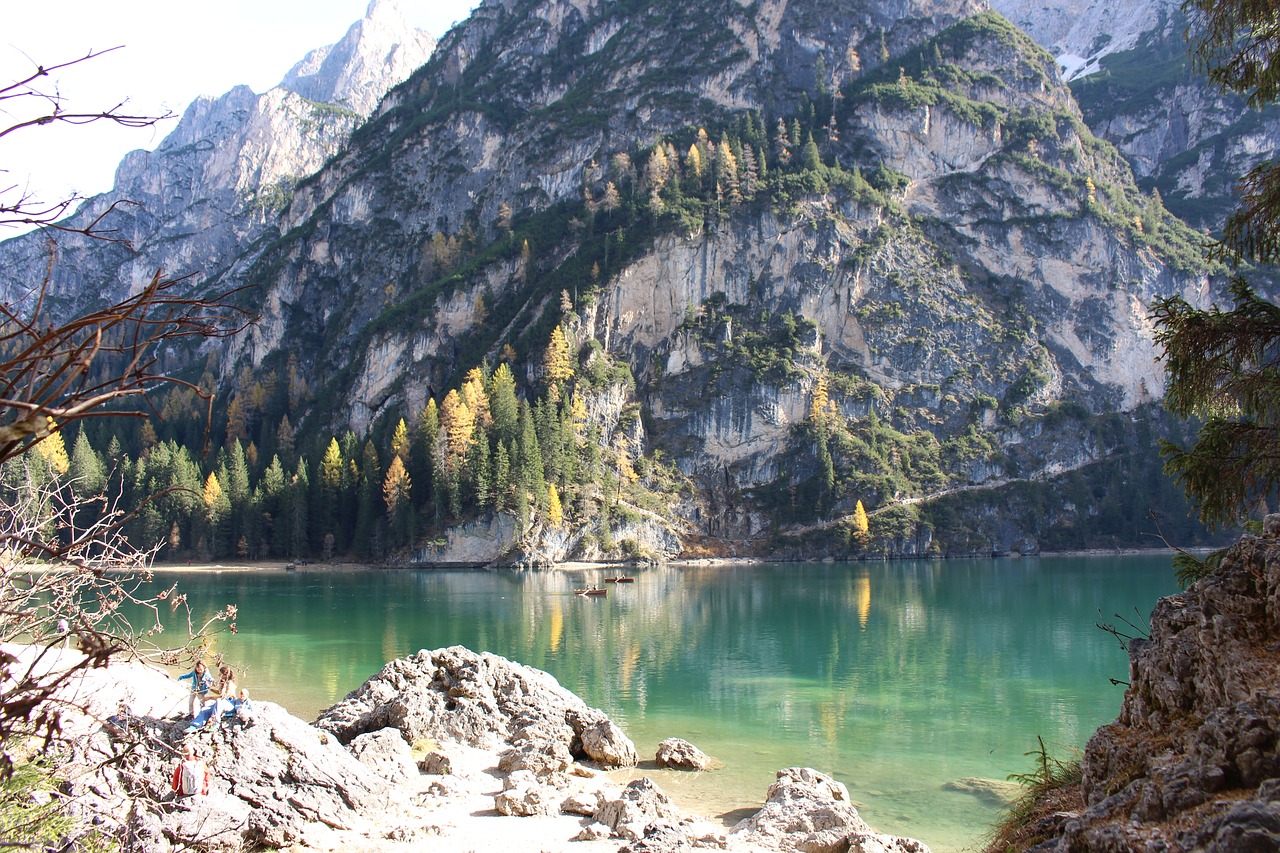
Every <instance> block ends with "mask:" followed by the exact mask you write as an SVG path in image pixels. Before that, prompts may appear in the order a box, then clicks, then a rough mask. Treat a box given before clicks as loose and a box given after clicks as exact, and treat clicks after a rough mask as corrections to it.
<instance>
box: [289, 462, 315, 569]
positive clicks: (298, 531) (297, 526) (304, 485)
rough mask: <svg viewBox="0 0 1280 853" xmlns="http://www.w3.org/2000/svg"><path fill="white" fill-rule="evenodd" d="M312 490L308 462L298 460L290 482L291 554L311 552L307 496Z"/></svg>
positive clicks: (293, 555) (294, 555) (298, 555)
mask: <svg viewBox="0 0 1280 853" xmlns="http://www.w3.org/2000/svg"><path fill="white" fill-rule="evenodd" d="M310 492H311V482H310V478H309V477H308V476H307V464H306V462H305V461H304V460H302V459H299V460H298V467H297V468H296V469H295V470H294V473H293V478H292V479H291V480H290V482H289V488H288V493H289V507H288V508H289V518H288V522H289V556H291V557H294V558H295V559H296V558H299V557H305V556H307V554H308V553H309V550H308V547H307V544H308V541H309V537H308V528H307V496H308V495H309V494H310Z"/></svg>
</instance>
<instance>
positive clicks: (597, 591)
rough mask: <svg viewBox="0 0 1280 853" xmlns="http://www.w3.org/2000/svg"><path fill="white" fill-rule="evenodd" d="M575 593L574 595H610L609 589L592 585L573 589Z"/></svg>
mask: <svg viewBox="0 0 1280 853" xmlns="http://www.w3.org/2000/svg"><path fill="white" fill-rule="evenodd" d="M573 594H574V595H608V594H609V590H607V589H596V588H595V587H594V586H590V587H587V588H586V589H575V590H574V591H573Z"/></svg>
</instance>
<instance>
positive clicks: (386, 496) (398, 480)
mask: <svg viewBox="0 0 1280 853" xmlns="http://www.w3.org/2000/svg"><path fill="white" fill-rule="evenodd" d="M402 423H403V421H402ZM412 487H413V483H412V481H411V480H410V479H409V472H408V471H406V470H405V467H404V461H403V460H402V459H401V458H400V457H399V456H393V457H391V464H390V465H389V466H387V476H386V477H385V478H384V479H383V481H382V499H383V501H385V502H386V504H387V515H388V516H389V517H390V518H391V519H392V520H394V519H395V517H396V511H397V510H399V509H400V508H402V507H407V506H408V505H409V491H410V489H411V488H412Z"/></svg>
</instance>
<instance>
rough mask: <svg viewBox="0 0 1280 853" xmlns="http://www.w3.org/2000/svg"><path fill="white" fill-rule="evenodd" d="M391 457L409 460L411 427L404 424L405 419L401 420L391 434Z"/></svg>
mask: <svg viewBox="0 0 1280 853" xmlns="http://www.w3.org/2000/svg"><path fill="white" fill-rule="evenodd" d="M391 455H392V456H395V457H396V458H398V459H408V458H409V425H408V424H406V423H405V422H404V418H401V419H400V422H399V423H398V424H396V428H395V430H394V431H392V433H391Z"/></svg>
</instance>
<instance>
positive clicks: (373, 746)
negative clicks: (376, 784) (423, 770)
mask: <svg viewBox="0 0 1280 853" xmlns="http://www.w3.org/2000/svg"><path fill="white" fill-rule="evenodd" d="M347 748H348V749H350V750H351V754H352V755H354V756H355V757H356V760H357V761H359V762H360V763H361V764H363V765H364V766H365V767H368V768H369V769H370V770H372V771H373V772H374V773H377V774H378V775H379V776H381V777H382V778H383V779H386V780H387V781H388V782H404V781H407V780H409V779H412V778H414V777H415V776H417V775H418V765H417V763H416V762H415V761H414V760H413V750H412V749H410V748H409V744H407V743H405V742H404V738H403V737H402V736H401V735H400V732H399V731H397V730H396V729H382V730H380V731H376V732H367V733H366V734H362V735H360V736H359V737H357V738H355V739H354V740H352V741H351V743H350V744H348V747H347Z"/></svg>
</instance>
